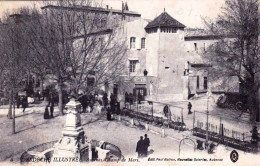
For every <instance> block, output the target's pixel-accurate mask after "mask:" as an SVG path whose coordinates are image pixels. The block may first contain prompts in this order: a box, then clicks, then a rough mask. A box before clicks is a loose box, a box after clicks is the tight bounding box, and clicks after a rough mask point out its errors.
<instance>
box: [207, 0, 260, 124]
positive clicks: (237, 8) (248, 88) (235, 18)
mask: <svg viewBox="0 0 260 166" xmlns="http://www.w3.org/2000/svg"><path fill="white" fill-rule="evenodd" d="M205 23H206V26H207V28H208V30H209V32H210V33H211V34H212V35H214V36H215V37H216V40H217V42H216V43H215V44H213V45H211V46H210V47H209V49H208V50H207V52H206V53H205V56H203V57H204V58H205V59H206V60H208V61H209V62H210V63H211V64H212V66H213V67H212V69H211V72H210V73H211V74H212V75H213V76H214V79H216V78H217V77H221V78H223V76H227V77H230V76H237V77H238V79H239V81H240V89H241V93H243V94H245V95H247V96H248V106H249V110H250V115H251V116H250V119H251V121H252V122H254V121H255V120H256V121H259V97H258V96H259V86H260V79H259V78H260V77H259V65H260V61H259V58H260V57H259V56H260V54H259V30H260V29H259V28H260V27H259V3H258V0H226V1H225V6H224V7H223V8H222V12H221V14H219V16H218V17H217V20H216V21H215V22H213V21H205Z"/></svg>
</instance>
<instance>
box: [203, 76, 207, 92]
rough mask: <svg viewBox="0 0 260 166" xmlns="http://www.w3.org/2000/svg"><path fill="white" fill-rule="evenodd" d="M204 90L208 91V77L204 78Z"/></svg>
mask: <svg viewBox="0 0 260 166" xmlns="http://www.w3.org/2000/svg"><path fill="white" fill-rule="evenodd" d="M203 85H204V89H208V77H204V84H203Z"/></svg>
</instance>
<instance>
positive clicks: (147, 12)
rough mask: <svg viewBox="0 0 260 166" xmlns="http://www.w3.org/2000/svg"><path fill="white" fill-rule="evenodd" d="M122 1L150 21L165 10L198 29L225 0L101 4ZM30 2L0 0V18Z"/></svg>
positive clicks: (104, 0)
mask: <svg viewBox="0 0 260 166" xmlns="http://www.w3.org/2000/svg"><path fill="white" fill-rule="evenodd" d="M99 1H101V0H99ZM122 1H123V2H127V4H128V7H129V10H131V11H136V12H138V13H140V14H141V15H142V18H146V19H151V20H152V19H154V18H155V17H156V16H158V15H160V14H161V13H162V12H163V11H164V8H165V11H166V12H167V13H169V14H170V15H171V16H172V17H173V18H175V19H177V20H178V21H179V22H181V23H183V24H184V25H186V27H190V28H200V27H203V21H202V17H209V18H216V16H217V15H218V14H219V13H220V11H221V6H223V5H224V1H225V0H102V4H104V6H105V5H109V7H112V8H113V9H121V7H122ZM32 2H35V1H32ZM32 2H30V1H17V0H16V1H12V0H8V1H5V0H0V17H2V16H3V13H4V11H6V10H9V11H13V10H14V9H17V8H19V7H24V6H32V4H33V3H32Z"/></svg>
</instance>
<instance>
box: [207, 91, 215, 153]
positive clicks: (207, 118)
mask: <svg viewBox="0 0 260 166" xmlns="http://www.w3.org/2000/svg"><path fill="white" fill-rule="evenodd" d="M210 97H212V96H211V95H209V96H208V98H207V112H206V113H207V123H206V142H205V146H206V149H208V142H209V98H210ZM212 98H213V97H212ZM213 99H214V98H213Z"/></svg>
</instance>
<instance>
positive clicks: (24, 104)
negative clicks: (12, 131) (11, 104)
mask: <svg viewBox="0 0 260 166" xmlns="http://www.w3.org/2000/svg"><path fill="white" fill-rule="evenodd" d="M22 106H23V112H24V111H25V108H26V107H27V97H26V96H23V99H22Z"/></svg>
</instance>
